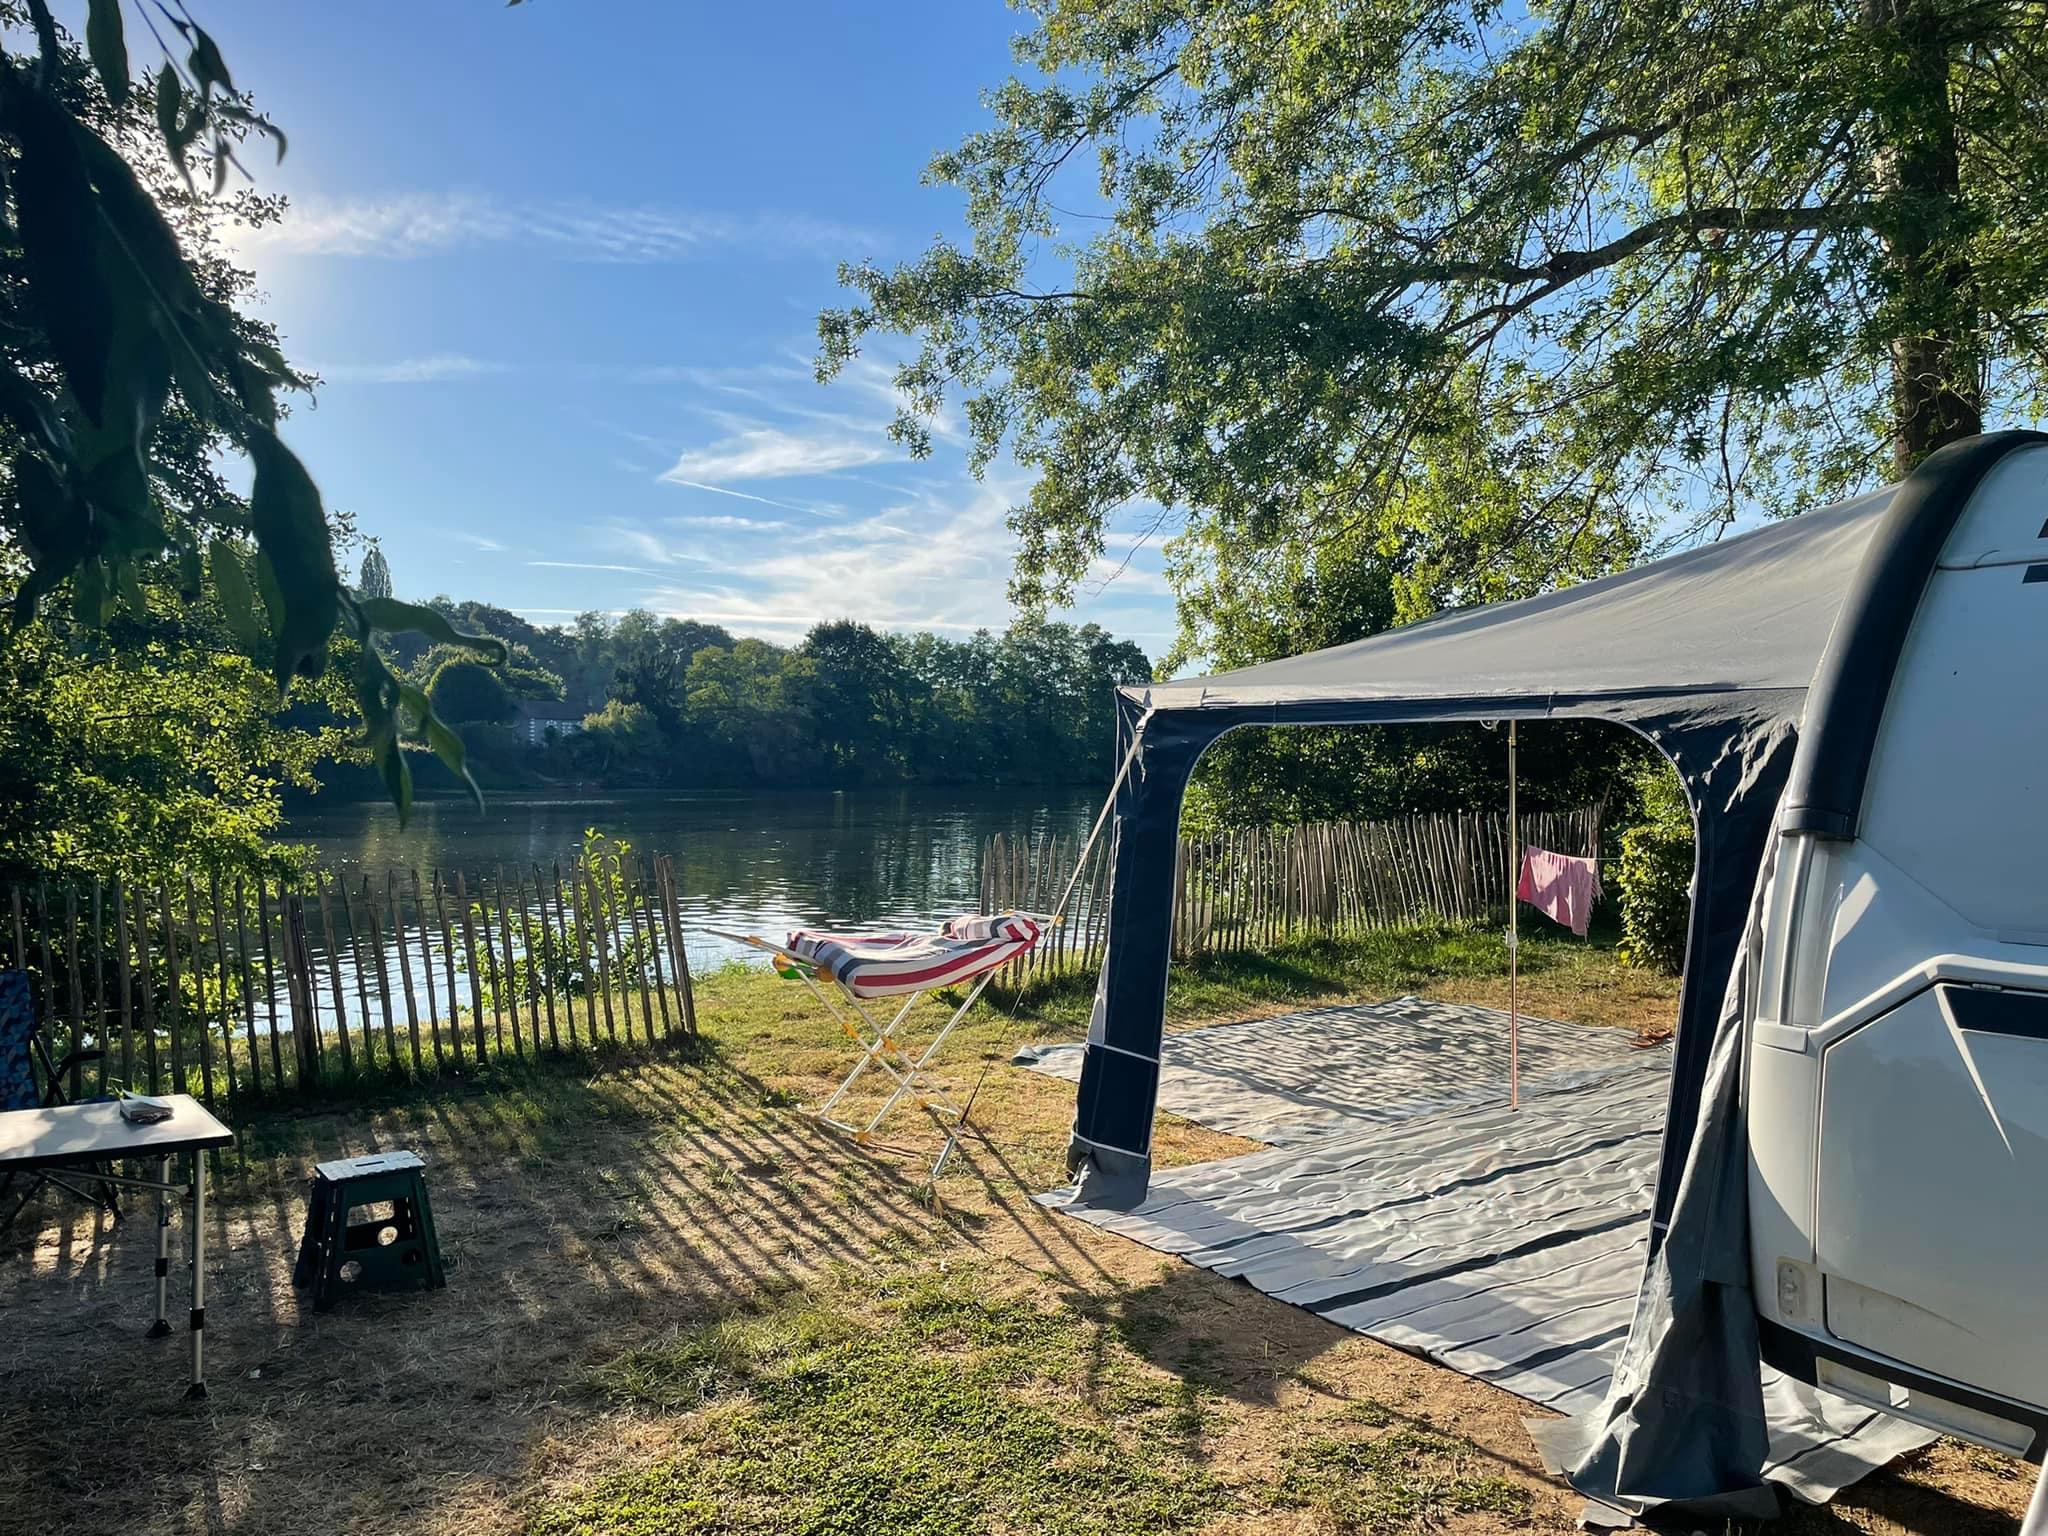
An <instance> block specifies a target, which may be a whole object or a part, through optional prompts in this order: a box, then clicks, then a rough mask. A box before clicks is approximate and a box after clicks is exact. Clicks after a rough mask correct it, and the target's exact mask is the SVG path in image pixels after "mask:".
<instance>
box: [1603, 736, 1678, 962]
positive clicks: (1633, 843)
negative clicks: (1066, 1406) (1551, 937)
mask: <svg viewBox="0 0 2048 1536" xmlns="http://www.w3.org/2000/svg"><path fill="white" fill-rule="evenodd" d="M1635 789H1636V795H1637V798H1638V799H1639V801H1640V802H1641V805H1642V811H1643V820H1642V821H1640V822H1638V823H1637V824H1636V825H1635V826H1632V827H1630V828H1629V829H1628V830H1627V831H1626V832H1624V833H1622V835H1621V857H1620V859H1619V860H1618V861H1617V863H1616V867H1615V874H1614V883H1615V887H1616V892H1617V895H1618V897H1619V900H1620V906H1621V957H1622V959H1623V960H1624V961H1626V962H1627V963H1628V964H1630V965H1635V966H1642V967H1644V968H1645V969H1650V970H1660V971H1676V970H1678V969H1679V967H1681V966H1682V965H1684V963H1685V934H1686V928H1687V925H1688V924H1689V922H1690V921H1691V917H1692V866H1693V842H1692V837H1693V833H1692V811H1691V808H1690V807H1688V806H1687V804H1686V802H1685V791H1684V789H1683V788H1681V787H1680V785H1679V782H1678V776H1677V775H1676V774H1675V773H1673V772H1672V770H1671V768H1670V766H1669V765H1668V764H1666V763H1664V762H1662V761H1658V762H1654V763H1651V764H1649V765H1647V766H1646V767H1645V768H1644V769H1643V770H1642V772H1641V773H1639V774H1638V775H1637V776H1636V780H1635Z"/></svg>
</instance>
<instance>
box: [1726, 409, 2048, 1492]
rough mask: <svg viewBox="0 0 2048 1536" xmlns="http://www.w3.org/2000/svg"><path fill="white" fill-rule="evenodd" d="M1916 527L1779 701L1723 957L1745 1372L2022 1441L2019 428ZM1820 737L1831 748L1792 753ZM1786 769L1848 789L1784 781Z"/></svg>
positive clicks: (2038, 793)
mask: <svg viewBox="0 0 2048 1536" xmlns="http://www.w3.org/2000/svg"><path fill="white" fill-rule="evenodd" d="M1944 521H1945V524H1946V526H1945V527H1944V528H1943V529H1942V530H1941V532H1940V533H1939V534H1938V535H1936V537H1938V540H1939V542H1938V554H1937V555H1935V556H1934V558H1933V559H1932V561H1931V565H1932V569H1931V571H1930V570H1929V568H1928V567H1929V564H1930V561H1929V560H1928V558H1927V555H1928V553H1929V552H1930V551H1932V550H1933V549H1934V548H1935V547H1936V546H1935V545H1934V544H1932V543H1930V544H1928V546H1927V548H1926V549H1924V550H1923V551H1922V553H1921V556H1920V559H1919V564H1920V569H1919V571H1918V572H1917V573H1908V574H1909V575H1910V576H1911V579H1910V580H1904V579H1902V580H1901V582H1900V583H1899V584H1898V585H1897V586H1896V589H1895V591H1894V592H1893V593H1892V594H1891V600H1890V601H1889V604H1888V603H1887V601H1886V600H1885V598H1884V595H1883V594H1879V596H1878V600H1877V601H1875V602H1874V603H1873V604H1871V605H1869V606H1868V611H1869V612H1870V613H1872V614H1875V615H1877V619H1876V621H1875V622H1876V623H1877V624H1878V627H1883V625H1884V623H1885V622H1887V620H1886V617H1885V616H1886V614H1887V613H1888V614H1889V622H1890V623H1892V624H1893V625H1894V626H1895V627H1896V629H1897V631H1898V633H1897V636H1896V637H1895V638H1894V640H1893V641H1892V643H1891V644H1890V645H1889V646H1885V645H1882V644H1880V645H1877V646H1875V647H1865V648H1864V650H1865V653H1866V654H1865V655H1864V657H1863V660H1864V662H1866V663H1868V660H1869V655H1872V654H1874V655H1877V656H1878V657H1879V658H1880V659H1881V662H1882V663H1888V666H1886V667H1884V668H1883V671H1884V675H1868V674H1869V673H1870V672H1873V671H1876V670H1879V668H1878V667H1877V666H1876V665H1866V666H1865V668H1864V670H1865V673H1866V675H1862V676H1858V675H1856V666H1855V665H1854V664H1844V665H1842V666H1838V667H1837V668H1836V672H1837V676H1836V677H1835V678H1834V680H1833V681H1834V686H1833V687H1832V689H1830V688H1827V687H1817V688H1816V691H1815V695H1814V697H1813V698H1812V699H1811V700H1810V702H1809V713H1808V717H1807V720H1806V724H1805V728H1804V730H1803V731H1802V737H1801V744H1800V748H1799V751H1800V761H1799V763H1798V765H1796V766H1795V768H1794V773H1793V789H1792V791H1789V792H1788V794H1787V797H1786V809H1785V814H1784V816H1783V819H1782V822H1781V826H1782V828H1783V830H1782V832H1781V834H1780V836H1779V838H1778V843H1777V848H1776V853H1775V858H1774V861H1773V864H1772V874H1771V876H1770V879H1769V882H1768V884H1767V887H1766V889H1765V892H1764V894H1763V897H1762V900H1761V902H1760V905H1759V912H1758V917H1759V921H1758V925H1757V928H1756V931H1755V932H1756V937H1755V939H1754V940H1753V942H1752V949H1751V953H1752V960H1753V963H1752V964H1751V965H1750V967H1749V968H1748V976H1749V982H1748V987H1749V992H1748V997H1747V1000H1746V1007H1745V1015H1746V1020H1747V1038H1746V1041H1745V1047H1744V1048H1745V1084H1744V1087H1745V1105H1746V1119H1747V1128H1748V1141H1749V1185H1750V1252H1751V1263H1752V1271H1753V1279H1754V1283H1755V1293H1756V1305H1757V1311H1758V1314H1759V1324H1760V1327H1761V1330H1762V1335H1763V1343H1764V1352H1765V1356H1766V1358H1767V1359H1769V1360H1770V1361H1771V1362H1772V1363H1773V1364H1775V1365H1777V1366H1778V1367H1779V1368H1781V1369H1783V1370H1786V1371H1789V1372H1791V1373H1792V1374H1794V1375H1797V1376H1800V1377H1803V1378H1804V1379H1806V1380H1809V1381H1813V1382H1815V1383H1816V1384H1818V1385H1820V1386H1824V1387H1826V1388H1828V1389H1830V1390H1831V1391H1834V1392H1838V1393H1841V1394H1842V1395H1844V1396H1847V1397H1851V1398H1855V1399H1858V1400H1861V1401H1865V1402H1868V1403H1870V1404H1871V1405H1872V1406H1876V1407H1881V1408H1884V1409H1887V1410H1889V1411H1890V1412H1892V1413H1895V1414H1898V1415H1900V1416H1902V1417H1905V1418H1908V1419H1912V1420H1915V1421H1917V1422H1920V1423H1923V1424H1926V1425H1928V1426H1930V1427H1932V1428H1936V1429H1940V1430H1943V1431H1947V1432H1951V1433H1955V1434H1959V1435H1962V1436H1965V1437H1967V1438H1969V1439H1972V1440H1975V1441H1978V1442H1979V1443H1982V1444H1985V1445H1989V1446H1994V1447H1997V1448H1999V1449H2002V1450H2005V1451H2009V1452H2012V1453H2014V1454H2020V1455H2029V1456H2031V1457H2032V1458H2034V1459H2036V1460H2038V1459H2040V1457H2041V1455H2042V1452H2043V1449H2044V1438H2043V1428H2044V1426H2048V446H2027V447H2023V448H2020V449H2018V450H2016V451H2013V452H2010V453H2007V454H2006V455H2005V456H2004V457H2002V458H2001V459H1999V461H1998V462H1997V463H1996V464H1995V465H1994V466H1993V467H1992V468H1991V469H1990V471H1989V472H1988V473H1986V474H1985V475H1984V476H1983V478H1982V479H1981V480H1980V481H1979V482H1978V483H1977V484H1976V485H1975V487H1974V489H1973V490H1971V491H1970V492H1969V493H1968V495H1967V499H1966V500H1964V501H1963V502H1962V504H1961V506H1960V508H1959V509H1957V510H1955V511H1954V513H1953V520H1952V522H1948V521H1947V520H1944ZM1854 617H1855V616H1854V615H1853V614H1850V613H1848V612H1846V611H1845V615H1844V619H1843V621H1842V622H1843V623H1845V624H1847V623H1851V622H1853V621H1854ZM1853 639H1854V637H1853V636H1851V637H1844V636H1842V635H1840V634H1839V633H1838V635H1837V637H1836V641H1835V642H1832V643H1831V651H1833V650H1841V649H1842V648H1843V644H1844V641H1845V640H1853ZM1851 649H1853V647H1851ZM1854 659H1855V658H1853V657H1852V658H1851V663H1853V662H1854ZM1830 711H1834V712H1837V713H1838V714H1841V715H1857V714H1861V715H1863V716H1865V717H1867V719H1868V722H1869V723H1868V727H1867V728H1866V729H1865V730H1864V731H1863V733H1862V735H1861V737H1860V744H1859V738H1858V735H1857V732H1856V731H1855V730H1854V729H1847V730H1837V729H1836V726H1837V725H1838V724H1840V722H1839V721H1838V720H1836V719H1832V718H1830V714H1829V712H1830ZM1830 752H1832V753H1833V754H1834V756H1835V757H1836V758H1837V759H1843V758H1845V757H1847V758H1850V759H1853V760H1851V761H1842V760H1838V761H1835V762H1832V763H1818V762H1816V763H1808V762H1807V761H1806V759H1807V757H1808V754H1809V753H1812V754H1817V755H1825V754H1827V753H1830ZM1803 769H1810V770H1813V771H1811V772H1806V773H1802V770H1803ZM1816 774H1818V776H1819V777H1821V778H1823V779H1826V778H1829V777H1830V776H1832V777H1833V778H1834V779H1835V780H1837V781H1846V782H1848V783H1850V784H1851V785H1852V786H1853V785H1855V784H1857V782H1858V781H1860V798H1859V796H1858V795H1857V794H1855V793H1854V792H1853V790H1852V792H1850V793H1847V794H1838V795H1836V796H1835V797H1834V799H1833V800H1832V801H1830V800H1829V798H1828V795H1827V794H1826V793H1825V792H1819V793H1816V794H1814V795H1811V796H1808V797H1807V798H1806V799H1804V800H1802V796H1801V792H1800V791H1801V785H1802V784H1806V785H1807V786H1808V787H1809V788H1811V781H1812V780H1813V779H1814V777H1815V775H1816ZM1816 805H1818V806H1820V807H1821V809H1820V810H1819V811H1818V812H1816V811H1815V809H1814V807H1815V806H1816Z"/></svg>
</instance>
